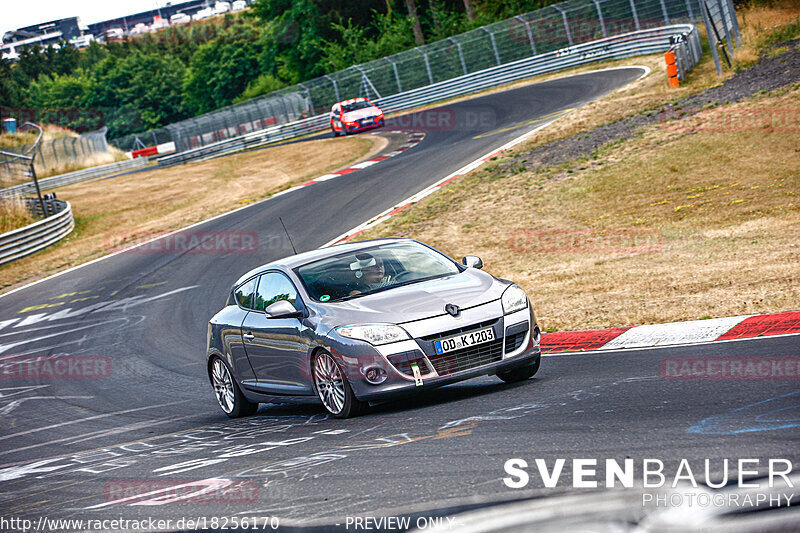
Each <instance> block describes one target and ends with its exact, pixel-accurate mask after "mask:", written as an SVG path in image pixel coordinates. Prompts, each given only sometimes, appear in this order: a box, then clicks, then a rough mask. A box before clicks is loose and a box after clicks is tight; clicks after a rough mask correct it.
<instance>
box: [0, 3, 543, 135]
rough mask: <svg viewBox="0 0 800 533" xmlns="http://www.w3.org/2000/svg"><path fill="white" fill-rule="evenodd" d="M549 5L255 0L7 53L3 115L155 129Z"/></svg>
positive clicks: (0, 95)
mask: <svg viewBox="0 0 800 533" xmlns="http://www.w3.org/2000/svg"><path fill="white" fill-rule="evenodd" d="M551 3H554V2H553V1H552V0H491V1H490V0H362V1H360V2H350V1H347V0H256V1H255V2H254V3H253V4H251V6H250V9H249V10H247V11H245V12H243V13H241V14H236V15H234V14H226V15H223V16H220V17H216V18H214V19H210V20H203V21H198V22H193V23H191V24H188V25H183V26H172V27H169V28H166V29H164V30H161V31H159V32H157V33H151V34H145V35H141V36H136V37H129V38H126V39H125V40H123V41H112V42H109V43H107V44H98V43H96V42H93V43H91V45H90V46H89V47H88V48H84V49H82V50H76V49H74V48H72V47H70V46H67V45H64V46H61V47H60V48H55V47H47V48H44V49H42V48H38V47H30V48H26V49H23V50H22V52H21V54H20V59H19V60H18V61H17V62H11V61H9V60H0V109H1V110H2V115H3V116H4V117H7V116H14V117H17V118H19V119H20V120H36V121H38V122H45V123H49V124H56V125H59V126H63V127H68V128H70V129H74V130H76V131H88V130H92V129H96V128H99V127H102V126H103V125H105V126H107V127H108V128H109V133H108V136H109V138H112V139H113V138H115V137H119V136H122V135H126V134H130V133H135V132H141V131H146V130H149V129H154V128H158V127H161V126H164V125H167V124H169V123H172V122H175V121H178V120H182V119H185V118H188V117H192V116H195V115H197V114H201V113H205V112H208V111H212V110H214V109H218V108H220V107H224V106H226V105H230V104H232V103H236V102H240V101H243V100H246V99H249V98H253V97H256V96H259V95H262V94H266V93H269V92H271V91H273V90H276V89H279V88H281V87H285V86H288V85H292V84H295V83H298V82H302V81H305V80H308V79H311V78H314V77H317V76H321V75H323V74H325V73H328V72H333V71H336V70H340V69H343V68H347V67H349V66H351V65H353V64H358V63H362V62H365V61H369V60H372V59H377V58H379V57H383V56H387V55H391V54H394V53H397V52H401V51H403V50H407V49H409V48H413V47H414V46H417V45H419V44H423V43H428V42H433V41H436V40H439V39H443V38H446V37H449V36H452V35H456V34H458V33H461V32H464V31H467V30H470V29H472V28H475V27H478V26H481V25H484V24H488V23H491V22H495V21H497V20H502V19H504V18H508V17H510V16H513V15H516V14H519V13H524V12H527V11H532V10H534V9H538V8H540V7H543V6H544V5H547V4H551Z"/></svg>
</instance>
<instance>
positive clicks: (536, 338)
mask: <svg viewBox="0 0 800 533" xmlns="http://www.w3.org/2000/svg"><path fill="white" fill-rule="evenodd" d="M541 338H542V332H541V331H540V330H539V325H538V324H537V325H536V326H535V327H534V328H533V342H534V343H535V344H539V341H540V340H541Z"/></svg>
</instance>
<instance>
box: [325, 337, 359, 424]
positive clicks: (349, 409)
mask: <svg viewBox="0 0 800 533" xmlns="http://www.w3.org/2000/svg"><path fill="white" fill-rule="evenodd" d="M311 372H312V374H313V377H314V388H315V389H316V391H317V395H318V396H319V399H320V400H322V405H323V406H325V409H327V411H328V412H329V413H330V414H332V415H333V416H335V417H336V418H350V417H353V416H358V415H359V414H360V413H361V412H362V411H363V410H364V408H365V407H366V403H365V402H362V401H361V400H359V399H358V398H356V395H355V394H353V389H352V388H351V387H350V383H348V381H347V377H345V375H344V372H342V369H341V368H340V367H339V364H338V363H337V362H336V360H335V359H334V358H333V356H332V355H331V354H329V353H328V352H324V351H323V352H319V353H318V354H317V355H315V356H314V359H313V360H312V361H311Z"/></svg>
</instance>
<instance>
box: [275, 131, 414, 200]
mask: <svg viewBox="0 0 800 533" xmlns="http://www.w3.org/2000/svg"><path fill="white" fill-rule="evenodd" d="M378 133H384V132H375V133H373V135H377V134H378ZM385 133H409V132H405V131H387V132H385ZM424 138H425V134H424V133H422V132H418V131H414V132H410V133H409V136H408V140H407V141H406V143H405V144H403V145H402V146H400V147H398V148H397V149H396V150H394V151H393V152H389V153H387V154H383V155H380V156H378V157H373V158H372V159H368V160H367V161H362V162H361V163H356V164H355V165H353V166H352V167H349V168H344V169H342V170H337V171H336V172H332V173H330V174H324V175H322V176H320V177H318V178H314V179H313V180H309V181H307V182H305V183H303V184H301V185H298V186H296V187H292V188H291V189H286V190H285V191H283V192H281V193H280V194H286V193H287V192H289V191H295V190H297V189H302V188H303V187H308V186H309V185H314V184H315V183H319V182H321V181H328V180H332V179H334V178H338V177H339V176H344V175H345V174H350V173H351V172H355V171H356V170H361V169H362V168H367V167H371V166H372V165H376V164H378V163H380V162H381V161H386V160H387V159H391V158H392V157H395V156H397V155H400V154H402V153H403V152H405V151H406V150H410V149H411V148H414V147H415V146H416V145H418V144H419V143H421V142H422V139H424ZM275 196H277V195H275Z"/></svg>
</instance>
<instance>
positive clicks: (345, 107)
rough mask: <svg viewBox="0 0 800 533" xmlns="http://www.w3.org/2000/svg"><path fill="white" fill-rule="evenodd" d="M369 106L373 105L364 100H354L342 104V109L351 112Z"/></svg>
mask: <svg viewBox="0 0 800 533" xmlns="http://www.w3.org/2000/svg"><path fill="white" fill-rule="evenodd" d="M368 107H372V104H370V103H369V102H366V101H363V100H362V101H360V102H353V103H352V104H342V111H344V112H345V113H349V112H350V111H355V110H356V109H367V108H368Z"/></svg>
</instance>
